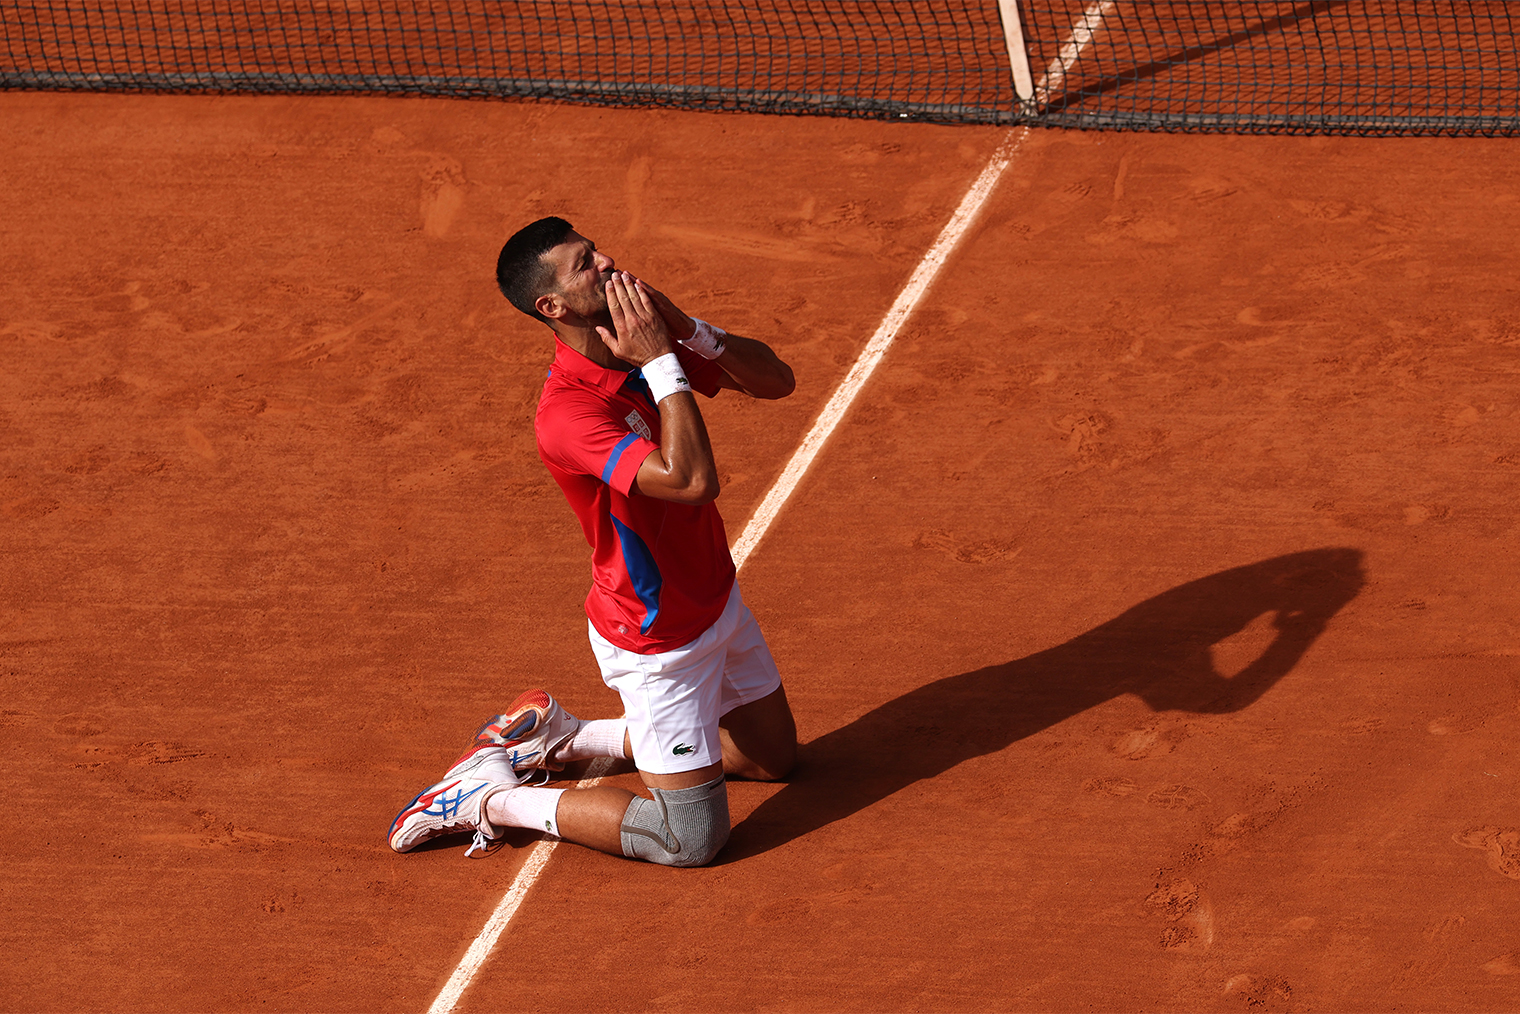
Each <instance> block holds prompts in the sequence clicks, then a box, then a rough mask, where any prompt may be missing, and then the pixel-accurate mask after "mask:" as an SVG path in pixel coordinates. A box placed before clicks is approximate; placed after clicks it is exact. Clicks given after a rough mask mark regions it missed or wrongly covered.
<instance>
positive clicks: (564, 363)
mask: <svg viewBox="0 0 1520 1014" xmlns="http://www.w3.org/2000/svg"><path fill="white" fill-rule="evenodd" d="M553 370H554V372H556V373H563V374H564V375H565V376H567V377H574V378H575V379H576V380H583V381H585V382H586V383H588V384H591V385H593V386H595V387H600V388H602V389H603V390H605V391H610V392H616V391H617V390H619V389H620V388H621V387H622V386H623V384H624V382H626V381H627V380H628V371H627V370H609V369H607V367H605V366H602V365H600V364H598V363H593V362H592V361H591V360H589V359H587V358H586V357H585V356H583V355H581V354H580V353H579V352H577V351H575V350H574V349H572V348H571V347H570V346H568V345H566V344H565V342H564V340H563V339H561V338H560V336H559V335H555V336H554V367H553Z"/></svg>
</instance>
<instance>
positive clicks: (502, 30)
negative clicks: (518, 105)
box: [0, 0, 1520, 134]
mask: <svg viewBox="0 0 1520 1014" xmlns="http://www.w3.org/2000/svg"><path fill="white" fill-rule="evenodd" d="M1004 6H1005V7H1006V6H1008V5H1006V4H1005V5H1004ZM1511 6H1512V4H1511V3H1508V2H1502V0H1489V2H1482V0H1321V2H1307V0H1299V2H1273V0H1252V2H1243V3H1226V2H1176V0H1173V2H1146V0H1018V2H1017V10H1018V13H1019V23H1020V25H1021V28H1022V34H1023V45H1022V46H1019V45H1014V46H1013V47H1011V48H1010V46H1009V44H1008V42H1007V39H1008V36H1007V35H1005V32H1004V24H1003V21H1002V17H1001V15H1000V10H999V7H1000V5H999V3H997V2H996V0H516V2H511V0H507V2H494V0H449V2H444V0H420V2H410V3H403V2H398V0H271V2H256V0H199V2H196V0H96V2H83V0H51V2H49V0H33V2H22V0H0V17H3V32H4V49H3V51H0V87H4V88H58V89H85V90H97V91H178V92H256V93H275V92H279V93H287V92H297V93H302V92H304V93H325V94H342V93H365V94H409V95H441V96H455V97H469V98H483V97H499V98H518V99H551V100H560V101H571V102H587V103H599V104H608V105H659V106H673V107H681V108H688V109H703V110H735V111H749V112H768V113H818V114H828V115H838V116H866V117H877V118H893V119H911V120H930V121H938V122H947V123H1015V122H1026V123H1032V124H1046V125H1053V126H1065V127H1086V128H1091V127H1096V128H1110V129H1113V128H1120V129H1148V130H1189V131H1230V132H1297V133H1364V134H1374V133H1375V134H1387V133H1460V134H1508V133H1515V132H1517V131H1520V52H1517V44H1516V38H1515V34H1514V24H1513V19H1512V14H1511V10H1510V8H1511ZM1015 37H1016V36H1015ZM1025 68H1027V73H1025V74H1023V76H1022V78H1021V77H1020V75H1019V74H1018V73H1015V71H1016V70H1022V69H1025ZM1016 80H1022V85H1017V86H1016V84H1015V81H1016ZM1020 92H1022V93H1023V94H1020Z"/></svg>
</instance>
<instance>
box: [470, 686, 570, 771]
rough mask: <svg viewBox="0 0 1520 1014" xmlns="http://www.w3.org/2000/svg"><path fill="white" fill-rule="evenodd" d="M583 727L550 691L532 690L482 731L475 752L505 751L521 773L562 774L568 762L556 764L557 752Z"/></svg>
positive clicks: (491, 720) (477, 738)
mask: <svg viewBox="0 0 1520 1014" xmlns="http://www.w3.org/2000/svg"><path fill="white" fill-rule="evenodd" d="M580 727H581V721H580V719H578V718H576V717H575V716H574V715H572V714H570V712H568V711H566V710H565V709H564V708H563V707H561V706H560V703H559V702H558V701H556V700H555V699H554V698H553V697H550V696H549V694H548V692H547V691H544V690H529V691H527V692H525V693H524V694H523V695H522V696H520V697H518V698H517V700H515V701H513V702H512V704H511V706H509V707H508V708H507V711H506V713H505V714H501V715H497V716H495V717H494V718H491V719H490V720H488V721H487V722H486V723H485V724H484V725H482V726H481V727H480V729H479V731H478V732H476V733H475V743H474V746H473V748H472V749H474V750H484V749H487V748H489V747H502V748H504V749H505V750H506V752H507V757H508V760H509V763H510V764H511V766H512V768H513V770H515V771H518V772H525V771H561V770H563V769H564V767H565V762H564V761H556V760H555V759H554V751H555V750H557V749H558V748H559V747H560V745H561V744H563V743H564V742H565V741H566V740H567V739H569V738H570V737H571V736H574V735H575V733H576V730H578V729H579V728H580ZM465 756H466V757H468V756H469V754H466V755H465ZM463 760H464V758H460V761H461V762H463Z"/></svg>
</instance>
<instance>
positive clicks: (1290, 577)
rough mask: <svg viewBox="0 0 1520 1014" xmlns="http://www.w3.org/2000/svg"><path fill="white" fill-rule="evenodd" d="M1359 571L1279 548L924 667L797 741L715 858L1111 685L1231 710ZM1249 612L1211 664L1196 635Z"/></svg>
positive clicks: (1266, 683) (927, 772)
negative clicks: (949, 663) (961, 660)
mask: <svg viewBox="0 0 1520 1014" xmlns="http://www.w3.org/2000/svg"><path fill="white" fill-rule="evenodd" d="M1362 584H1363V575H1362V554H1361V552H1360V551H1359V550H1355V549H1317V550H1311V551H1309V552H1303V553H1294V554H1292V555H1290V556H1279V557H1276V558H1274V559H1270V560H1263V561H1262V562H1260V563H1253V564H1251V565H1249V566H1245V567H1235V568H1232V569H1230V570H1226V571H1221V572H1220V573H1218V574H1211V575H1209V576H1208V577H1204V578H1199V579H1198V580H1196V581H1189V582H1188V583H1187V584H1185V585H1181V586H1180V587H1177V588H1173V589H1172V590H1171V591H1168V592H1163V593H1162V594H1160V595H1157V596H1156V597H1155V598H1151V599H1147V600H1146V601H1144V602H1142V603H1140V604H1139V605H1137V606H1135V607H1133V608H1131V609H1128V610H1126V611H1125V612H1123V613H1121V614H1120V615H1119V616H1116V617H1114V618H1113V619H1112V620H1109V621H1108V622H1107V623H1105V624H1103V625H1102V626H1100V627H1097V628H1095V629H1093V630H1090V631H1088V632H1087V633H1085V634H1082V635H1080V636H1078V637H1075V638H1073V639H1072V640H1070V641H1067V642H1066V643H1065V644H1062V645H1060V646H1058V647H1055V648H1049V649H1046V650H1045V651H1041V652H1037V653H1035V654H1033V655H1029V656H1026V657H1024V658H1019V659H1014V660H1013V661H1011V662H1005V663H1003V664H1002V665H995V666H989V667H987V668H985V669H978V670H976V671H975V672H968V673H963V674H961V675H959V676H950V677H947V678H945V679H942V680H936V681H935V682H933V683H930V684H928V685H927V686H924V687H920V688H919V689H918V690H914V691H912V692H911V693H907V694H904V695H903V696H901V697H899V698H897V699H895V700H892V701H888V702H887V703H886V704H883V705H882V706H881V707H879V708H877V709H875V710H874V711H871V712H869V713H867V714H865V715H863V716H861V717H860V718H858V719H856V720H855V721H853V722H851V723H850V724H849V725H846V726H844V727H843V728H840V729H836V730H835V731H833V732H831V733H829V734H827V735H825V736H822V737H820V738H818V739H815V740H813V741H812V742H811V743H808V744H807V745H805V746H804V747H803V748H802V752H801V758H800V761H799V764H798V767H797V770H796V772H795V773H794V774H793V776H792V779H791V780H790V782H789V783H788V784H787V785H786V786H785V787H784V788H783V789H782V790H781V791H780V792H778V793H777V794H776V795H775V796H772V797H771V798H770V799H768V800H767V801H766V802H765V803H763V804H761V806H760V807H759V808H758V809H756V810H755V812H754V813H752V814H751V815H750V816H749V818H748V819H746V820H744V821H743V822H742V823H740V824H739V825H738V826H736V827H735V828H734V832H733V837H732V838H731V839H730V841H729V844H728V847H727V848H726V849H724V851H723V853H722V854H721V855H720V856H719V858H718V862H720V863H722V862H733V861H734V860H736V859H742V858H744V857H746V856H751V855H755V854H757V853H760V852H764V851H766V850H768V849H770V848H774V847H775V846H777V845H779V844H781V843H783V842H786V841H789V840H791V839H793V838H797V837H800V836H801V835H805V834H807V833H808V832H810V831H815V830H817V829H818V828H821V827H825V826H827V825H829V824H832V823H833V822H834V821H836V820H842V819H844V818H845V817H848V816H850V815H851V814H854V813H856V812H858V811H860V810H863V809H865V808H866V807H868V806H871V805H872V804H873V803H876V802H879V801H880V800H882V799H885V798H886V797H888V796H890V795H892V794H893V793H895V792H898V791H900V790H902V789H904V788H906V787H907V786H909V785H912V784H913V783H914V782H917V781H920V780H921V779H925V778H933V777H935V776H936V775H939V774H941V773H942V772H944V771H947V770H949V769H950V768H952V767H955V766H956V765H957V764H960V763H961V762H962V761H966V760H969V759H971V758H973V757H980V756H983V755H984V754H989V753H995V752H997V751H999V750H1002V749H1004V748H1005V747H1007V746H1009V745H1010V744H1012V743H1016V742H1018V741H1019V740H1021V739H1023V738H1024V737H1026V736H1030V735H1033V734H1034V733H1037V732H1040V731H1041V730H1043V729H1048V728H1050V727H1051V726H1052V725H1055V724H1056V723H1057V722H1061V721H1064V720H1065V719H1068V718H1071V717H1072V716H1073V715H1077V714H1080V713H1081V712H1083V711H1086V710H1087V709H1089V708H1091V707H1093V706H1095V705H1098V704H1102V703H1103V702H1104V701H1108V700H1111V699H1113V698H1115V697H1117V696H1119V695H1120V694H1135V695H1137V696H1138V697H1140V698H1141V700H1143V701H1145V703H1146V704H1148V705H1150V706H1151V708H1152V709H1154V710H1156V711H1183V712H1193V713H1196V714H1222V713H1226V712H1232V711H1239V710H1241V709H1242V708H1245V707H1248V706H1249V705H1251V704H1252V703H1254V702H1255V701H1256V700H1257V699H1258V698H1260V697H1261V695H1262V694H1264V693H1266V691H1267V690H1269V689H1270V688H1271V687H1272V685H1273V684H1275V683H1276V682H1277V681H1278V680H1280V679H1282V678H1283V676H1285V675H1287V674H1288V672H1289V671H1291V670H1292V668H1293V667H1294V665H1296V664H1297V663H1298V660H1299V659H1300V658H1302V657H1303V654H1304V652H1305V651H1306V650H1308V648H1309V645H1311V644H1313V643H1314V640H1315V638H1317V637H1318V636H1319V635H1320V633H1321V632H1322V631H1323V630H1324V629H1325V625H1326V624H1327V623H1328V622H1329V621H1330V618H1331V617H1332V616H1334V615H1335V614H1336V613H1337V612H1338V611H1339V610H1340V608H1341V607H1342V606H1344V605H1345V604H1346V603H1347V602H1350V601H1351V600H1352V599H1353V598H1355V597H1356V595H1357V593H1358V592H1360V591H1361V588H1362ZM1263 614H1271V616H1272V619H1271V624H1272V626H1273V627H1274V628H1275V629H1276V635H1275V636H1274V638H1273V640H1272V642H1271V644H1270V645H1268V646H1267V647H1266V648H1265V649H1264V650H1263V651H1262V652H1261V654H1260V656H1258V657H1257V658H1256V659H1255V660H1254V661H1252V662H1251V663H1250V664H1248V665H1247V666H1246V667H1245V668H1244V669H1242V670H1241V671H1240V672H1238V673H1236V674H1235V675H1233V676H1224V675H1221V674H1220V673H1219V672H1217V671H1216V670H1215V668H1214V665H1213V662H1212V658H1211V655H1210V652H1209V650H1208V649H1209V646H1210V645H1212V644H1215V643H1217V642H1219V641H1222V640H1224V639H1225V638H1227V637H1229V636H1230V635H1232V634H1235V633H1238V632H1239V631H1241V630H1242V629H1244V628H1245V627H1246V626H1247V625H1248V624H1249V623H1251V621H1252V620H1255V619H1256V618H1257V617H1259V616H1261V615H1263Z"/></svg>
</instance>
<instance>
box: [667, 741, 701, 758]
mask: <svg viewBox="0 0 1520 1014" xmlns="http://www.w3.org/2000/svg"><path fill="white" fill-rule="evenodd" d="M670 752H671V753H673V754H675V755H676V756H677V757H680V756H682V755H683V754H688V753H696V752H697V748H696V747H694V746H687V745H686V744H685V743H677V744H676V745H675V746H674V747H672V748H671V751H670Z"/></svg>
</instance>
